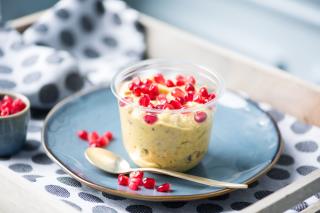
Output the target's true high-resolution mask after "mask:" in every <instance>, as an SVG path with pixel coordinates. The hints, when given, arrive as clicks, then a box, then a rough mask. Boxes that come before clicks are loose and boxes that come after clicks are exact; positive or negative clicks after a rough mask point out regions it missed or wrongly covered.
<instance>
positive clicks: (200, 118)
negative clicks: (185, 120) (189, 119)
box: [194, 111, 207, 123]
mask: <svg viewBox="0 0 320 213" xmlns="http://www.w3.org/2000/svg"><path fill="white" fill-rule="evenodd" d="M206 119H207V113H205V112H202V111H198V112H196V113H195V114H194V120H195V121H196V122H198V123H201V122H204V121H205V120H206Z"/></svg>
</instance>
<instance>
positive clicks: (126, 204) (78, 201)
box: [0, 104, 320, 213]
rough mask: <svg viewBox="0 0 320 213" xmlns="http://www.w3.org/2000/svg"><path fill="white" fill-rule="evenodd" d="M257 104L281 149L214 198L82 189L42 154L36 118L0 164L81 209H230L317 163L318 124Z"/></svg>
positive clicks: (242, 205)
mask: <svg viewBox="0 0 320 213" xmlns="http://www.w3.org/2000/svg"><path fill="white" fill-rule="evenodd" d="M261 107H262V108H263V109H265V110H266V111H267V112H268V113H270V115H271V116H272V117H274V118H275V120H276V121H277V124H278V126H279V129H280V131H281V134H282V136H283V140H284V142H285V149H284V153H283V154H282V155H281V157H280V159H279V161H278V162H277V163H276V165H275V166H274V168H273V169H271V170H270V171H269V172H268V173H267V174H266V175H265V176H263V177H261V178H260V179H259V180H257V181H256V182H254V183H252V184H251V185H250V187H249V189H248V190H243V191H242V190H239V191H235V192H232V193H230V194H226V195H222V196H220V197H214V198H208V199H203V200H197V201H190V202H159V203H157V202H146V201H137V200H131V199H126V198H122V197H118V196H115V195H110V194H107V193H102V192H99V191H96V190H94V189H91V188H88V187H86V186H84V185H83V184H81V183H80V182H78V181H77V180H75V179H73V178H72V177H70V176H68V175H67V174H66V173H65V172H64V171H63V170H61V169H60V168H59V166H58V165H56V164H55V163H53V162H52V161H51V160H50V159H49V158H48V157H47V156H46V155H45V154H44V150H43V148H42V147H41V146H40V131H41V127H42V121H41V120H32V121H31V122H30V124H29V128H28V140H27V143H26V145H25V146H24V148H23V150H22V151H21V152H20V153H18V154H17V155H15V156H12V157H6V158H0V169H5V168H7V169H10V170H12V171H14V172H15V173H16V174H17V175H19V176H21V177H23V178H25V179H26V180H28V181H30V182H32V183H33V184H34V186H35V187H38V188H40V189H41V190H43V191H45V192H47V193H48V194H52V195H54V196H55V197H56V198H57V199H59V200H61V201H62V202H65V203H66V204H68V205H70V206H72V207H74V208H75V209H77V210H79V211H82V212H93V213H101V212H103V213H104V212H108V213H110V212H111V213H116V212H130V213H137V212H139V213H141V212H143V213H148V212H164V213H165V212H173V211H174V212H196V213H206V212H236V211H240V210H241V209H243V208H246V207H247V206H249V205H251V204H253V203H255V202H256V201H258V200H261V199H263V198H265V197H266V196H268V195H270V194H272V193H274V192H276V191H277V190H278V189H280V188H282V187H284V186H286V185H287V184H290V183H292V182H293V181H295V180H297V179H299V178H301V177H303V176H305V175H307V174H309V173H310V172H312V171H313V170H314V169H316V168H319V166H320V162H319V161H320V160H319V159H320V150H319V148H318V146H319V145H320V128H317V127H312V126H308V125H305V124H303V123H300V122H298V121H296V119H294V118H293V117H291V116H288V115H285V114H283V113H280V112H278V111H276V110H274V109H271V108H270V107H269V106H267V105H265V104H261ZM319 198H320V195H319V194H316V195H314V196H312V197H310V198H308V199H307V200H305V201H303V202H300V203H298V204H297V205H296V206H293V207H291V208H290V209H289V210H287V211H286V212H288V213H294V212H298V211H302V210H303V209H305V208H307V207H308V206H309V205H311V204H313V203H315V202H317V201H318V200H319Z"/></svg>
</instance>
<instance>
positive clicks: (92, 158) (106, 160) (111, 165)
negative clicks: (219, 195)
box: [85, 147, 248, 189]
mask: <svg viewBox="0 0 320 213" xmlns="http://www.w3.org/2000/svg"><path fill="white" fill-rule="evenodd" d="M85 156H86V159H87V160H88V161H89V162H90V163H91V164H92V165H94V166H96V167H97V168H99V169H101V170H103V171H106V172H108V173H112V174H126V173H129V172H133V171H146V172H153V173H158V174H164V175H169V176H172V177H176V178H181V179H184V180H188V181H192V182H196V183H200V184H204V185H208V186H214V187H224V188H225V187H226V188H233V189H246V188H248V185H247V184H238V183H228V182H222V181H217V180H212V179H207V178H203V177H198V176H195V175H189V174H185V173H180V172H175V171H169V170H164V169H158V168H131V167H130V165H129V163H128V162H127V161H126V160H125V159H123V158H121V157H120V156H119V155H116V154H115V153H113V152H111V151H109V150H106V149H103V148H96V147H89V148H88V149H87V150H86V152H85Z"/></svg>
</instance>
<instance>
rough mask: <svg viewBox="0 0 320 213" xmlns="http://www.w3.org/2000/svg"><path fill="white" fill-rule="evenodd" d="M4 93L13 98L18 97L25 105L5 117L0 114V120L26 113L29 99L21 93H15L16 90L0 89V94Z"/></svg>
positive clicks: (28, 107)
mask: <svg viewBox="0 0 320 213" xmlns="http://www.w3.org/2000/svg"><path fill="white" fill-rule="evenodd" d="M5 95H9V96H10V97H12V98H14V99H16V98H20V99H21V100H22V101H23V102H24V103H25V104H26V107H25V108H24V109H23V110H22V111H20V112H17V113H15V114H12V115H8V116H5V117H2V116H0V121H2V120H8V119H11V118H16V117H19V116H21V115H23V114H25V113H27V112H28V111H29V109H30V101H29V99H28V98H27V97H26V96H25V95H22V94H20V93H17V92H12V91H8V90H0V96H5Z"/></svg>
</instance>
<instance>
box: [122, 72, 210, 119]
mask: <svg viewBox="0 0 320 213" xmlns="http://www.w3.org/2000/svg"><path fill="white" fill-rule="evenodd" d="M125 95H126V96H125V97H123V100H124V101H120V103H119V105H120V106H121V107H123V106H125V105H126V104H125V102H127V103H132V102H134V101H135V100H137V102H138V104H139V105H140V106H142V107H147V108H150V109H160V110H179V109H187V108H189V107H190V106H193V105H194V104H206V103H208V102H209V101H211V100H213V99H215V97H216V95H215V93H214V92H212V93H210V92H209V91H208V89H207V87H205V86H201V87H199V86H197V85H196V79H195V78H194V77H193V76H183V75H177V76H176V77H175V79H166V78H165V77H164V76H163V75H162V74H160V73H158V74H155V75H154V76H153V77H150V78H145V79H140V78H139V77H135V78H133V79H132V80H131V82H130V83H129V84H128V91H127V92H126V93H125ZM206 118H207V115H206V113H205V112H202V111H199V112H196V113H195V115H194V120H195V121H196V122H198V123H201V122H204V121H205V120H206ZM143 119H144V121H145V122H146V123H147V124H150V125H151V124H154V123H155V122H157V120H158V118H157V115H156V113H146V114H145V115H144V116H143Z"/></svg>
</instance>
